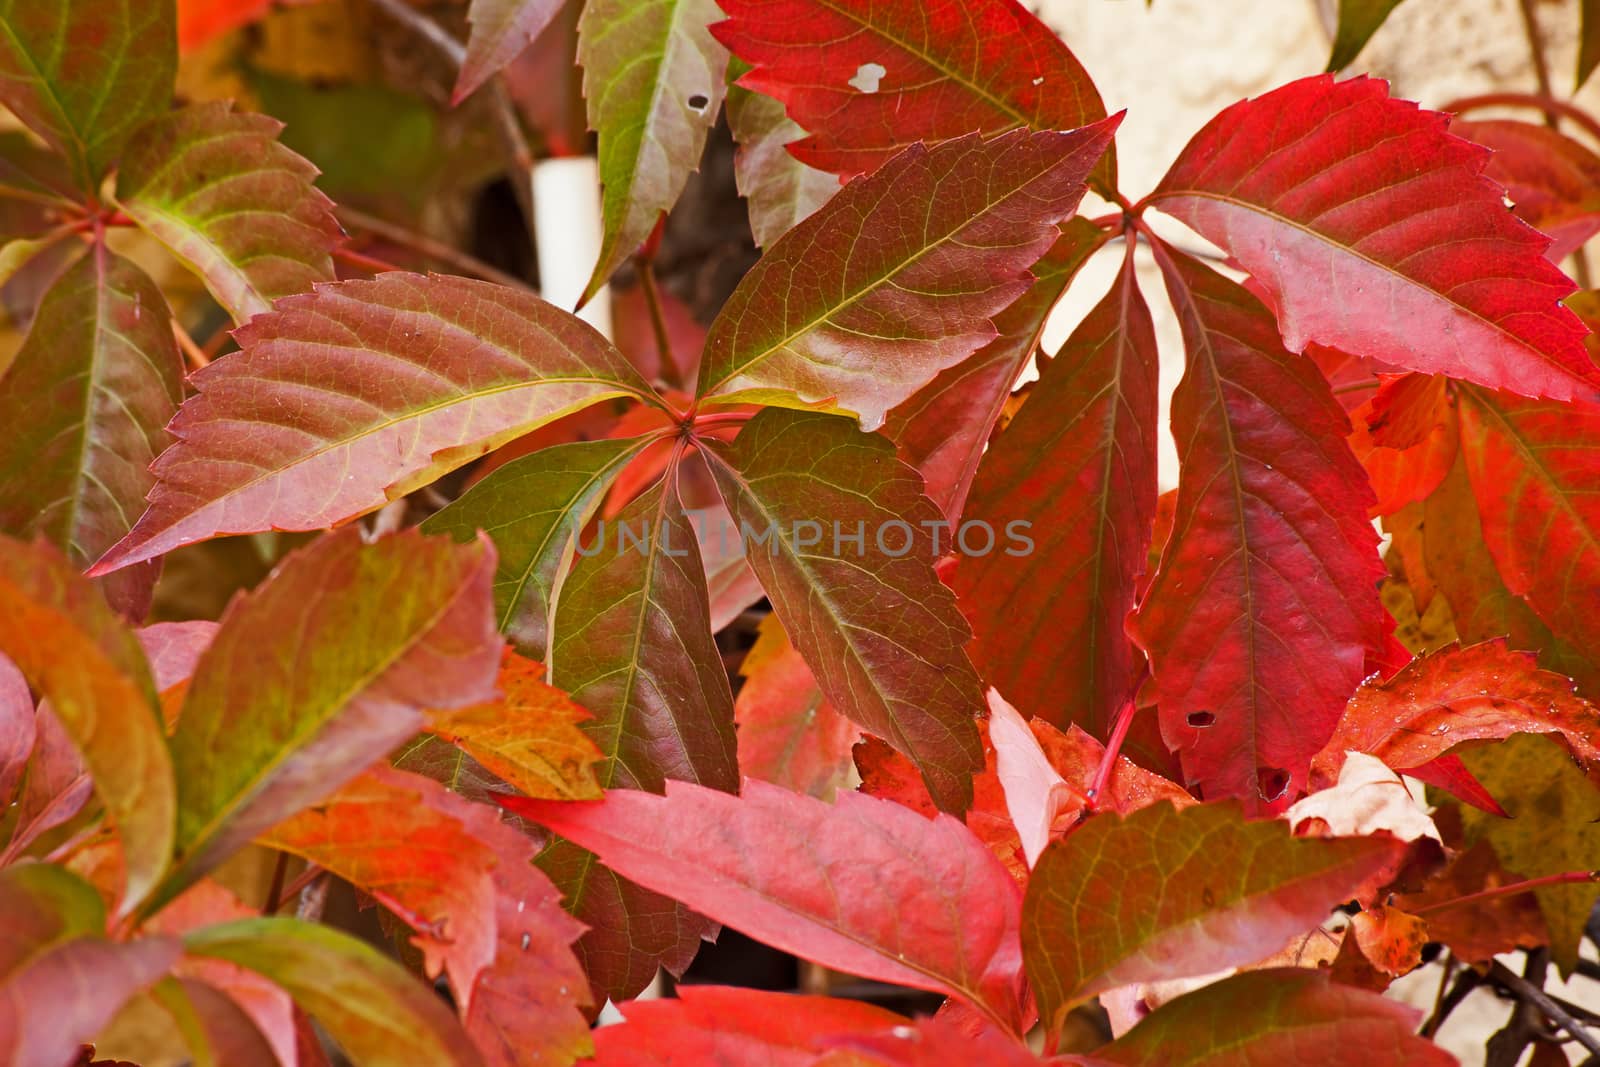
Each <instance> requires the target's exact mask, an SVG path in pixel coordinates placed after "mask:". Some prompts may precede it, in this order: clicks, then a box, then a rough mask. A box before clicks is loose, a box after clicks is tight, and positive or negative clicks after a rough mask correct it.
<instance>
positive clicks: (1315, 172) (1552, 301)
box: [1151, 75, 1600, 400]
mask: <svg viewBox="0 0 1600 1067" xmlns="http://www.w3.org/2000/svg"><path fill="white" fill-rule="evenodd" d="M1447 122H1448V120H1447V119H1446V118H1445V116H1442V115H1439V114H1436V113H1434V112H1430V111H1423V110H1420V109H1418V108H1417V106H1416V105H1415V104H1411V103H1408V102H1406V101H1402V100H1391V99H1390V98H1389V95H1388V86H1387V84H1386V83H1384V82H1382V81H1379V80H1375V79H1372V78H1366V77H1359V78H1351V79H1349V80H1347V81H1341V82H1335V81H1334V80H1333V78H1332V77H1331V76H1328V75H1322V76H1318V77H1313V78H1303V79H1301V80H1299V81H1296V82H1291V83H1290V84H1288V85H1286V86H1284V87H1283V88H1281V89H1276V90H1274V91H1273V92H1270V93H1267V94H1266V95H1264V96H1261V97H1259V98H1257V99H1255V100H1246V101H1242V102H1240V103H1238V104H1235V105H1233V106H1232V107H1230V108H1228V109H1227V110H1225V111H1223V112H1222V113H1221V114H1220V115H1218V116H1217V117H1216V118H1215V119H1213V120H1212V121H1211V122H1210V123H1209V124H1208V125H1207V126H1206V127H1205V129H1203V130H1201V131H1200V132H1199V133H1198V134H1196V135H1195V138H1194V140H1192V141H1190V142H1189V145H1188V147H1187V148H1185V149H1184V150H1183V153H1182V154H1181V155H1180V156H1179V157H1178V161H1177V162H1176V163H1175V164H1174V165H1173V167H1172V170H1170V171H1169V172H1168V173H1167V176H1166V177H1165V178H1164V179H1163V180H1162V182H1161V186H1160V187H1159V188H1158V189H1157V190H1156V192H1155V193H1154V194H1153V196H1152V197H1151V203H1152V204H1154V205H1156V206H1158V207H1160V208H1161V209H1162V210H1163V211H1166V212H1167V213H1169V214H1172V215H1175V216H1176V217H1177V218H1179V219H1181V220H1182V221H1184V222H1185V223H1187V224H1189V225H1190V226H1192V227H1194V228H1195V229H1196V230H1198V231H1199V232H1200V233H1202V234H1204V235H1205V236H1206V237H1208V238H1210V239H1211V240H1212V241H1215V242H1216V243H1217V244H1219V245H1221V246H1222V247H1223V248H1224V249H1226V250H1227V251H1228V253H1229V254H1230V255H1232V256H1233V257H1234V258H1235V259H1236V260H1238V262H1239V263H1241V264H1242V265H1243V266H1244V269H1245V270H1247V271H1249V272H1250V274H1251V275H1253V276H1254V277H1255V278H1256V280H1257V281H1259V282H1260V283H1261V284H1262V285H1263V286H1264V287H1265V288H1266V289H1267V291H1268V293H1269V294H1270V300H1269V303H1271V304H1272V305H1273V306H1274V307H1276V308H1277V311H1278V324H1279V327H1280V328H1281V329H1282V331H1283V337H1284V341H1285V343H1286V344H1287V345H1288V347H1289V348H1290V349H1291V350H1292V351H1300V350H1301V349H1303V348H1304V347H1305V346H1306V345H1307V344H1308V343H1309V342H1312V341H1317V342H1320V343H1322V344H1328V345H1334V346H1337V347H1338V348H1342V349H1344V350H1346V351H1348V352H1351V353H1354V354H1356V355H1360V356H1368V357H1371V358H1373V359H1379V360H1383V361H1385V362H1387V363H1390V364H1393V365H1394V366H1397V367H1404V368H1408V369H1411V370H1419V371H1428V372H1433V373H1442V374H1449V375H1451V376H1452V377H1456V378H1465V379H1469V380H1471V381H1475V382H1481V383H1482V384H1484V385H1487V386H1490V387H1491V388H1496V389H1512V390H1515V391H1517V392H1520V393H1525V394H1527V395H1530V396H1548V397H1553V398H1555V399H1558V400H1567V399H1573V398H1585V399H1600V369H1597V368H1596V367H1595V365H1594V362H1593V361H1592V360H1591V359H1590V357H1589V355H1588V354H1587V352H1585V350H1584V346H1583V328H1582V325H1581V324H1580V323H1579V322H1578V319H1577V317H1576V316H1574V315H1573V314H1572V313H1571V312H1570V311H1568V310H1567V309H1566V308H1564V307H1562V306H1560V304H1559V301H1560V300H1561V298H1562V297H1564V296H1566V295H1567V294H1568V293H1570V292H1572V290H1573V284H1572V283H1571V282H1570V281H1569V280H1567V278H1566V277H1565V276H1564V275H1563V274H1562V273H1561V272H1560V271H1559V270H1557V269H1556V267H1555V266H1554V265H1552V264H1551V263H1550V262H1549V261H1548V260H1546V259H1545V258H1544V251H1545V247H1546V246H1547V245H1548V243H1549V242H1548V240H1547V239H1546V238H1544V237H1543V236H1541V235H1540V234H1539V233H1537V232H1536V231H1535V230H1533V229H1532V228H1530V227H1529V226H1527V225H1526V224H1525V223H1522V222H1520V221H1518V220H1517V219H1516V218H1515V217H1514V216H1513V215H1512V214H1511V213H1510V212H1509V211H1507V210H1506V208H1505V204H1504V202H1503V200H1502V198H1501V192H1500V189H1499V188H1498V187H1497V186H1496V185H1495V184H1494V182H1492V181H1490V180H1489V179H1487V178H1485V177H1484V176H1483V170H1484V167H1485V165H1486V164H1487V163H1488V160H1489V153H1488V152H1487V151H1486V150H1485V149H1483V148H1480V147H1478V146H1477V145H1474V144H1471V143H1470V142H1468V141H1463V140H1461V139H1460V138H1458V137H1455V136H1453V135H1451V134H1449V133H1447V132H1446V131H1445V127H1446V124H1447Z"/></svg>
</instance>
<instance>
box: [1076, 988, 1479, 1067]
mask: <svg viewBox="0 0 1600 1067" xmlns="http://www.w3.org/2000/svg"><path fill="white" fill-rule="evenodd" d="M1418 1014H1419V1013H1418V1012H1417V1010H1416V1009H1415V1008H1411V1007H1407V1006H1406V1005H1403V1004H1400V1003H1397V1002H1396V1001H1393V1000H1389V999H1386V998H1384V997H1380V996H1377V995H1376V994H1373V993H1368V992H1366V991H1365V990H1361V989H1352V988H1350V987H1349V986H1344V985H1339V984H1337V983H1335V982H1331V981H1329V979H1328V976H1327V975H1326V974H1319V973H1318V972H1317V971H1315V970H1306V969H1302V968H1291V969H1285V970H1265V971H1246V972H1245V973H1243V974H1236V975H1234V976H1233V977H1232V978H1226V979H1224V980H1223V981H1221V982H1218V983H1216V984H1214V985H1209V986H1206V987H1205V988H1204V989H1200V990H1197V991H1196V992H1193V993H1190V994H1188V995H1186V996H1182V997H1179V998H1178V999H1177V1000H1174V1001H1173V1002H1172V1003H1170V1004H1166V1005H1163V1006H1162V1007H1161V1008H1158V1009H1157V1010H1156V1012H1155V1013H1154V1014H1153V1015H1151V1016H1150V1017H1149V1018H1148V1019H1146V1020H1144V1021H1143V1022H1142V1023H1140V1024H1139V1025H1138V1026H1136V1027H1135V1028H1134V1029H1133V1030H1132V1031H1131V1032H1129V1033H1128V1034H1126V1035H1125V1036H1123V1037H1122V1038H1120V1039H1119V1040H1117V1041H1113V1042H1112V1043H1111V1044H1109V1045H1107V1046H1105V1047H1104V1048H1102V1049H1099V1050H1098V1051H1096V1052H1095V1054H1094V1059H1095V1060H1096V1061H1099V1062H1103V1063H1106V1064H1120V1065H1123V1067H1158V1065H1159V1067H1234V1065H1236V1064H1240V1063H1252V1064H1254V1063H1262V1064H1267V1063H1284V1064H1289V1063H1292V1064H1294V1065H1295V1067H1345V1065H1346V1064H1350V1063H1369V1064H1405V1065H1406V1067H1455V1064H1456V1058H1455V1057H1454V1056H1452V1055H1450V1053H1448V1052H1446V1051H1445V1050H1444V1049H1442V1048H1440V1047H1439V1046H1438V1045H1435V1044H1434V1043H1433V1042H1431V1041H1429V1040H1427V1039H1426V1038H1421V1037H1418V1036H1416V1033H1415V1031H1416V1026H1417V1017H1418Z"/></svg>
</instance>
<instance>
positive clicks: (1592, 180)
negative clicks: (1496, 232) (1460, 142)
mask: <svg viewBox="0 0 1600 1067" xmlns="http://www.w3.org/2000/svg"><path fill="white" fill-rule="evenodd" d="M1450 132H1451V133H1453V134H1455V135H1456V136H1457V137H1465V138H1466V139H1467V140H1469V141H1476V142H1477V143H1478V144H1481V145H1483V146H1484V147H1485V148H1487V149H1489V150H1490V151H1492V152H1493V153H1494V155H1492V156H1490V157H1489V165H1488V167H1486V168H1485V169H1484V172H1483V173H1484V175H1485V176H1487V177H1489V178H1491V179H1493V180H1494V181H1495V182H1496V183H1497V184H1499V185H1503V186H1505V189H1506V195H1507V196H1508V197H1510V198H1511V202H1512V203H1513V204H1514V205H1515V211H1516V213H1517V217H1518V218H1520V219H1522V220H1523V221H1525V222H1527V223H1528V224H1529V225H1530V226H1532V227H1533V228H1534V229H1536V230H1538V231H1539V232H1541V233H1543V234H1545V235H1546V236H1548V237H1550V238H1551V243H1550V248H1549V249H1548V250H1547V251H1546V252H1545V256H1546V257H1547V258H1548V259H1550V260H1552V261H1554V262H1557V263H1559V262H1561V260H1563V259H1565V258H1566V257H1567V256H1568V255H1570V254H1571V253H1572V252H1574V251H1576V250H1577V248H1578V247H1579V246H1581V245H1582V244H1583V243H1584V242H1585V241H1587V240H1588V239H1589V238H1591V237H1593V236H1594V235H1595V234H1596V233H1600V157H1596V156H1595V154H1594V153H1593V152H1592V151H1590V150H1589V149H1588V148H1587V147H1585V146H1584V145H1582V144H1579V143H1578V142H1577V141H1574V140H1573V139H1572V138H1570V137H1568V136H1566V135H1565V134H1561V133H1557V132H1556V131H1555V130H1552V129H1549V128H1547V127H1544V126H1535V125H1534V124H1533V123H1530V122H1514V121H1511V120H1509V119H1489V120H1486V121H1483V122H1463V121H1461V120H1459V119H1458V120H1456V121H1455V122H1452V123H1451V124H1450Z"/></svg>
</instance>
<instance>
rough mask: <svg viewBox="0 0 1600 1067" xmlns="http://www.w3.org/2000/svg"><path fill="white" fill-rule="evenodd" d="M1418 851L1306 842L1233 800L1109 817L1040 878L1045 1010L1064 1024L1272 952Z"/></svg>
mask: <svg viewBox="0 0 1600 1067" xmlns="http://www.w3.org/2000/svg"><path fill="white" fill-rule="evenodd" d="M1405 851H1406V846H1405V845H1404V844H1403V843H1401V842H1398V841H1394V840H1392V839H1389V838H1386V837H1383V838H1380V837H1352V838H1328V839H1322V838H1296V837H1293V836H1292V835H1291V834H1290V832H1289V827H1288V825H1287V824H1286V823H1284V822H1282V821H1281V820H1276V819H1273V820H1266V821H1261V822H1249V821H1246V820H1245V819H1244V818H1243V817H1242V816H1241V814H1240V810H1239V807H1238V805H1237V804H1234V803H1225V804H1202V805H1198V806H1196V807H1191V808H1186V809H1183V810H1181V811H1180V810H1178V809H1176V808H1174V807H1172V806H1171V805H1169V804H1156V805H1154V806H1152V807H1148V808H1144V809H1142V810H1140V811H1136V812H1134V813H1133V814H1132V815H1129V816H1127V817H1126V818H1123V817H1121V816H1117V815H1097V816H1095V817H1094V818H1092V819H1090V820H1089V821H1088V822H1086V823H1084V824H1083V825H1082V826H1080V827H1079V828H1078V829H1076V830H1074V831H1073V832H1072V833H1070V834H1068V835H1067V836H1066V837H1064V838H1062V839H1061V840H1059V841H1057V842H1055V843H1054V844H1052V845H1051V846H1050V847H1049V848H1048V849H1046V850H1045V853H1044V855H1043V856H1042V857H1041V858H1040V860H1039V864H1038V866H1037V867H1035V868H1034V872H1033V878H1032V880H1031V881H1030V882H1029V883H1028V894H1027V900H1026V902H1025V903H1024V904H1023V952H1024V955H1025V956H1026V958H1027V962H1028V977H1029V979H1030V980H1031V981H1032V983H1033V990H1034V994H1035V995H1036V996H1037V997H1038V999H1039V1014H1040V1017H1041V1018H1042V1019H1043V1020H1044V1022H1045V1024H1046V1026H1048V1027H1050V1028H1051V1029H1052V1030H1057V1029H1059V1027H1060V1026H1061V1024H1062V1021H1063V1020H1064V1019H1065V1017H1066V1013H1067V1012H1068V1011H1069V1010H1070V1009H1071V1008H1072V1007H1073V1006H1074V1005H1076V1004H1078V1003H1081V1002H1082V1001H1084V1000H1086V999H1087V998H1089V997H1092V996H1094V995H1095V994H1097V993H1102V992H1105V991H1106V990H1108V989H1114V988H1116V987H1117V986H1121V985H1127V984H1129V983H1133V982H1150V981H1166V980H1171V979H1175V978H1185V977H1191V976H1195V975H1201V974H1210V973H1211V972H1213V971H1217V970H1222V969H1225V968H1228V967H1234V966H1240V965H1243V964H1249V963H1255V962H1256V961H1258V960H1262V959H1265V958H1266V957H1268V956H1270V955H1272V953H1273V952H1275V951H1277V950H1278V949H1280V948H1282V947H1283V946H1284V944H1285V943H1286V942H1287V941H1288V940H1289V939H1290V938H1291V937H1293V936H1295V935H1296V934H1303V933H1305V932H1306V930H1308V929H1310V928H1311V927H1313V926H1315V925H1317V924H1318V923H1320V922H1321V921H1322V920H1323V919H1325V918H1326V917H1327V915H1328V912H1329V911H1330V909H1332V908H1333V907H1334V906H1335V905H1337V904H1341V903H1343V902H1344V901H1346V900H1349V899H1350V898H1351V897H1353V896H1355V895H1356V892H1357V890H1358V889H1360V888H1361V887H1362V886H1363V885H1364V884H1365V883H1367V882H1368V881H1369V880H1370V879H1371V877H1372V876H1373V875H1375V874H1378V873H1379V872H1382V871H1384V870H1385V869H1387V868H1389V867H1390V866H1391V865H1392V864H1393V863H1395V862H1396V861H1397V860H1398V859H1400V858H1401V857H1402V856H1403V855H1404V854H1405Z"/></svg>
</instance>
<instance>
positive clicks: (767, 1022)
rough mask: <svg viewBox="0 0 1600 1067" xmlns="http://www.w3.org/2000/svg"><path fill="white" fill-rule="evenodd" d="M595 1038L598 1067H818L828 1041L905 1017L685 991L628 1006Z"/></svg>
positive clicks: (754, 994) (762, 996) (785, 999)
mask: <svg viewBox="0 0 1600 1067" xmlns="http://www.w3.org/2000/svg"><path fill="white" fill-rule="evenodd" d="M622 1014H623V1017H624V1018H626V1019H627V1020H628V1021H627V1022H626V1023H624V1024H623V1025H621V1026H606V1027H602V1028H601V1029H599V1030H596V1031H595V1041H594V1045H595V1056H594V1063H595V1067H673V1065H684V1067H687V1065H688V1064H695V1065H698V1067H747V1065H749V1067H753V1065H755V1064H760V1065H761V1067H811V1065H812V1064H814V1063H815V1062H816V1061H817V1057H818V1056H819V1055H820V1054H821V1052H822V1048H821V1044H822V1042H823V1040H824V1039H826V1038H830V1037H835V1036H839V1035H845V1034H851V1033H872V1032H874V1031H879V1030H889V1029H892V1028H894V1027H895V1026H897V1025H900V1024H902V1023H904V1022H905V1017H904V1016H900V1015H896V1014H894V1013H893V1012H890V1011H885V1010H884V1009H883V1008H878V1007H874V1006H872V1005H870V1004H863V1003H860V1002H857V1001H853V1000H838V999H835V998H833V997H811V996H793V995H791V994H788V993H767V992H762V991H760V990H755V989H732V988H725V987H722V986H699V985H692V986H680V987H679V988H678V992H677V997H676V999H672V1000H636V1001H632V1002H631V1003H628V1004H625V1005H623V1006H622Z"/></svg>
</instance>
